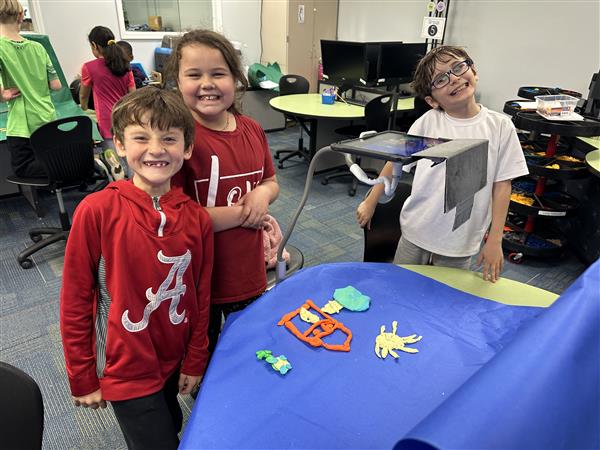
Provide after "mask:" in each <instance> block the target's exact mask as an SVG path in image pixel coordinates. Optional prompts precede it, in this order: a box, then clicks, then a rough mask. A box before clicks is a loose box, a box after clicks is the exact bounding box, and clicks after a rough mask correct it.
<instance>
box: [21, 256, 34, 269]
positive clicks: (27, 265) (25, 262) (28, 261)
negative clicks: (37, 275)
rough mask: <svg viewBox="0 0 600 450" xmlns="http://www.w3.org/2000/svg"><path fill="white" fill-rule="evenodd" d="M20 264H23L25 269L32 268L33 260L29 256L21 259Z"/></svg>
mask: <svg viewBox="0 0 600 450" xmlns="http://www.w3.org/2000/svg"><path fill="white" fill-rule="evenodd" d="M19 264H21V267H22V268H23V269H31V268H32V267H33V261H32V260H31V259H29V258H27V259H24V260H23V261H20V262H19Z"/></svg>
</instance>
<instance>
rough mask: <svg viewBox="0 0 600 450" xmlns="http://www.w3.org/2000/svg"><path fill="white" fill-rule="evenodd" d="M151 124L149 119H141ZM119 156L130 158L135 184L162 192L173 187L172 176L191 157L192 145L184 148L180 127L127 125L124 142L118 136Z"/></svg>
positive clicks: (145, 189) (115, 138) (147, 189)
mask: <svg viewBox="0 0 600 450" xmlns="http://www.w3.org/2000/svg"><path fill="white" fill-rule="evenodd" d="M142 122H143V123H144V124H148V120H142ZM114 143H115V146H116V149H117V153H118V154H119V156H121V157H123V158H126V159H127V165H128V166H129V168H130V170H131V171H132V172H133V184H134V185H135V186H137V187H138V188H140V189H142V190H143V191H145V192H146V193H148V194H149V195H151V196H158V195H163V194H166V193H167V192H169V190H170V189H171V178H172V177H173V175H175V174H176V173H177V172H179V169H181V166H182V165H183V161H184V160H186V159H190V157H191V156H192V146H190V147H188V148H186V147H185V139H184V134H183V130H182V129H181V128H169V129H168V130H159V129H156V128H151V127H150V126H149V125H144V126H141V125H137V124H132V125H128V126H127V127H126V128H125V131H124V133H123V142H121V141H120V140H119V139H118V138H117V137H116V136H115V137H114Z"/></svg>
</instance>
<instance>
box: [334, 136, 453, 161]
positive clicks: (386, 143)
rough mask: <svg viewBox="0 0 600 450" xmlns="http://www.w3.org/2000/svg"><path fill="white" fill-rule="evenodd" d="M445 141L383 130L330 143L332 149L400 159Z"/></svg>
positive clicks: (392, 159)
mask: <svg viewBox="0 0 600 450" xmlns="http://www.w3.org/2000/svg"><path fill="white" fill-rule="evenodd" d="M444 142H446V140H445V139H432V138H424V137H420V136H411V135H409V134H406V133H400V132H398V131H384V132H381V133H377V134H376V135H373V136H369V137H366V138H363V139H351V140H347V141H342V142H338V143H337V144H332V145H331V147H332V148H333V149H334V150H337V151H342V152H347V153H353V154H358V155H365V156H371V157H373V158H378V159H386V160H390V161H401V160H404V159H406V158H410V157H411V156H412V155H413V154H415V153H417V152H420V151H421V150H425V149H426V148H429V147H432V146H434V145H439V144H441V143H444Z"/></svg>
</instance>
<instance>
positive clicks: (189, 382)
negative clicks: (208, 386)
mask: <svg viewBox="0 0 600 450" xmlns="http://www.w3.org/2000/svg"><path fill="white" fill-rule="evenodd" d="M200 381H202V375H198V376H194V375H186V374H185V373H180V374H179V393H180V394H189V393H190V392H192V391H193V390H194V389H195V388H196V387H197V386H198V385H199V384H200Z"/></svg>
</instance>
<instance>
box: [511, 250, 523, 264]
mask: <svg viewBox="0 0 600 450" xmlns="http://www.w3.org/2000/svg"><path fill="white" fill-rule="evenodd" d="M508 260H509V261H510V262H512V263H515V264H521V263H522V262H523V253H509V254H508Z"/></svg>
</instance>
